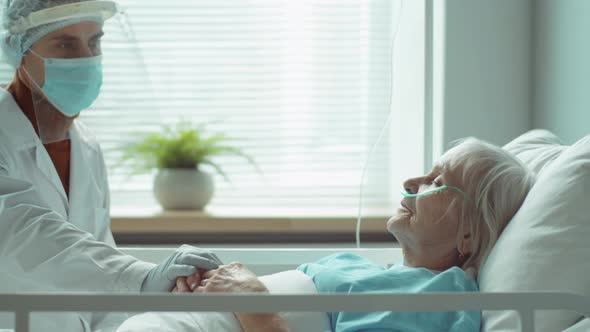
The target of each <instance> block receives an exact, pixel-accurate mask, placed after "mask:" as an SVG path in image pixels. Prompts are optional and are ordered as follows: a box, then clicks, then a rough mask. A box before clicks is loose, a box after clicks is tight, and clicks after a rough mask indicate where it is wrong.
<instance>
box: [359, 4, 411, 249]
mask: <svg viewBox="0 0 590 332" xmlns="http://www.w3.org/2000/svg"><path fill="white" fill-rule="evenodd" d="M403 8H404V0H400V8H399V11H398V14H397V20H396V24H395V30H394V32H393V37H392V40H391V47H390V51H389V55H390V56H389V59H390V61H391V63H390V66H389V87H390V89H389V102H388V105H389V115H388V116H387V120H386V121H385V124H384V125H383V128H381V131H380V132H379V136H378V137H377V141H375V143H374V144H373V146H372V147H371V149H370V150H369V153H368V154H367V158H366V159H365V164H364V165H363V168H362V173H361V181H360V184H359V203H358V216H357V220H356V247H357V248H360V247H361V222H362V208H363V189H364V185H365V175H366V173H367V167H368V166H369V163H370V161H371V156H372V155H373V153H374V151H375V149H376V148H377V146H379V143H381V139H382V138H383V134H384V133H385V131H386V130H387V128H389V124H390V122H391V118H392V115H393V111H392V102H393V52H394V49H395V40H396V39H397V32H398V30H399V24H400V21H401V15H402V12H403Z"/></svg>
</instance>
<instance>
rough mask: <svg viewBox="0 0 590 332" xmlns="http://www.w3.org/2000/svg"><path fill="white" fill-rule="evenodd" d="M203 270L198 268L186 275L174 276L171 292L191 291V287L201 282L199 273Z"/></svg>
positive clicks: (195, 286) (193, 287)
mask: <svg viewBox="0 0 590 332" xmlns="http://www.w3.org/2000/svg"><path fill="white" fill-rule="evenodd" d="M203 273H205V271H204V270H201V269H198V271H197V272H196V273H195V274H192V275H190V276H188V277H178V278H176V286H174V288H173V289H172V293H192V291H193V289H195V288H197V286H199V285H200V284H201V274H203Z"/></svg>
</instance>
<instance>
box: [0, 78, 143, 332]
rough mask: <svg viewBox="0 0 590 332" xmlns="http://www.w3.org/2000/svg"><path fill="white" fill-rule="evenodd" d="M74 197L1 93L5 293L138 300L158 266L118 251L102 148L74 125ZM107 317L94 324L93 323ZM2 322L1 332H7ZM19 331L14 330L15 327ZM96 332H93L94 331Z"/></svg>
mask: <svg viewBox="0 0 590 332" xmlns="http://www.w3.org/2000/svg"><path fill="white" fill-rule="evenodd" d="M70 139H71V166H70V193H69V200H68V196H67V195H66V193H65V192H64V189H63V186H62V184H61V181H60V179H59V176H58V174H57V171H56V170H55V167H54V166H53V163H52V161H51V159H50V157H49V154H48V153H47V151H46V150H45V147H44V146H43V144H42V143H41V141H40V140H39V138H38V136H37V135H36V133H35V131H34V129H33V127H32V125H31V123H30V122H29V120H28V119H27V118H26V116H25V115H24V114H23V113H22V111H21V110H20V108H19V106H18V105H17V104H16V102H15V101H14V99H13V98H12V95H10V94H9V93H8V92H6V91H5V90H4V89H0V292H2V293H14V292H27V291H91V292H132V293H138V292H139V291H140V288H141V283H142V281H143V279H144V277H145V276H146V275H147V273H148V271H149V270H150V269H151V268H152V267H153V266H154V265H153V264H150V263H145V262H142V261H139V260H137V259H135V258H133V257H131V256H128V255H125V254H123V253H121V252H120V251H118V250H117V249H115V248H114V247H115V243H114V241H113V237H112V235H111V231H110V217H109V190H108V183H107V174H106V168H105V164H104V160H103V156H102V152H101V150H100V147H99V145H98V143H97V142H96V141H95V139H94V138H93V137H92V135H90V133H89V132H88V130H87V129H86V128H85V127H84V126H83V125H81V124H80V123H78V122H77V121H74V125H73V126H72V128H71V129H70ZM99 316H100V315H95V316H93V317H92V321H93V322H94V321H95V320H97V318H98V317H99ZM32 317H33V319H32V323H31V324H32V325H31V327H32V329H33V330H39V331H84V330H90V328H91V326H90V325H91V323H90V320H91V319H90V315H89V314H77V313H72V314H59V318H58V319H57V318H56V317H58V316H55V315H54V316H53V318H49V317H48V316H46V315H45V314H43V315H41V314H34V315H33V316H32ZM1 324H3V322H2V320H1V319H0V329H2V328H3V326H2V325H1ZM10 325H12V322H11V323H10ZM93 329H94V328H93Z"/></svg>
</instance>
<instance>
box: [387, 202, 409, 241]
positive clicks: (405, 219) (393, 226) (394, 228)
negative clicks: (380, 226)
mask: <svg viewBox="0 0 590 332" xmlns="http://www.w3.org/2000/svg"><path fill="white" fill-rule="evenodd" d="M410 217H411V214H410V213H408V212H407V210H405V209H403V208H400V209H398V211H397V214H395V215H394V216H392V217H391V218H390V219H389V220H388V221H387V231H388V232H389V233H391V234H393V235H395V233H396V232H399V231H400V230H401V229H403V228H406V227H407V226H408V224H409V223H410Z"/></svg>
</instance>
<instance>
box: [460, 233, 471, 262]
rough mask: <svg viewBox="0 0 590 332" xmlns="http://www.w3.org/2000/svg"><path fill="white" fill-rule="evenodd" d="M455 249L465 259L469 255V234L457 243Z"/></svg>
mask: <svg viewBox="0 0 590 332" xmlns="http://www.w3.org/2000/svg"><path fill="white" fill-rule="evenodd" d="M457 249H458V250H459V252H460V253H462V254H463V256H465V257H468V256H469V255H471V234H466V235H464V236H463V239H461V243H459V245H458V246H457Z"/></svg>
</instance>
